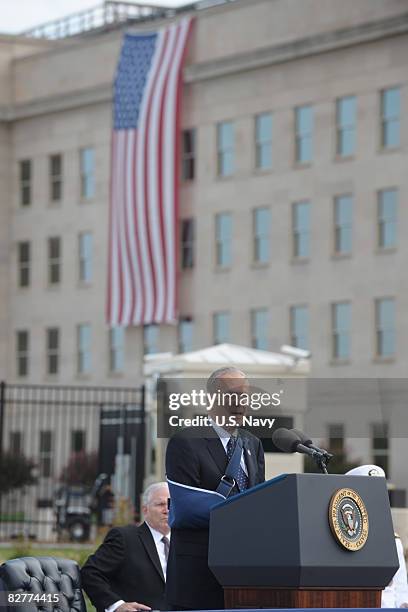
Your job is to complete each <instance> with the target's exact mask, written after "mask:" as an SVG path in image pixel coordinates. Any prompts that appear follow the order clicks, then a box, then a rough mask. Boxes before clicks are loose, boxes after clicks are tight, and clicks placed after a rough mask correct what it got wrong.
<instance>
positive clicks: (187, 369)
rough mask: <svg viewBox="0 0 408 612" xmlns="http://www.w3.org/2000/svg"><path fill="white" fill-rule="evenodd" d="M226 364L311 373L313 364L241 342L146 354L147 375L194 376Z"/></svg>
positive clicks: (256, 372) (266, 372)
mask: <svg viewBox="0 0 408 612" xmlns="http://www.w3.org/2000/svg"><path fill="white" fill-rule="evenodd" d="M226 365H235V366H237V367H239V368H242V369H243V370H244V371H245V373H247V374H251V375H252V376H270V375H281V376H282V375H285V374H286V375H287V376H307V375H308V374H309V372H310V364H309V361H308V360H306V359H295V358H294V357H292V356H290V355H284V354H283V353H272V352H269V351H261V350H258V349H253V348H248V347H246V346H239V345H237V344H217V345H215V346H210V347H208V348H204V349H201V350H198V351H192V352H190V353H181V354H179V355H173V354H172V353H159V354H154V355H146V357H145V363H144V374H145V376H151V375H154V374H164V373H165V374H166V375H169V374H170V375H171V374H176V375H178V376H188V377H190V376H194V375H201V376H203V375H204V374H206V373H207V374H208V375H209V374H210V373H211V372H212V371H213V370H216V369H217V368H219V367H222V366H226Z"/></svg>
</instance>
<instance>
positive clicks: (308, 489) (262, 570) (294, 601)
mask: <svg viewBox="0 0 408 612" xmlns="http://www.w3.org/2000/svg"><path fill="white" fill-rule="evenodd" d="M208 564H209V567H210V569H211V570H212V572H213V573H214V575H215V577H216V578H217V580H218V582H219V583H220V584H221V585H222V586H223V588H224V598H225V607H226V608H246V609H248V608H320V607H321V608H360V607H361V608H373V607H378V608H379V607H381V591H382V589H383V588H384V587H385V586H386V585H387V584H388V583H389V582H390V581H391V579H392V577H393V576H394V574H395V572H396V571H397V569H398V566H399V563H398V556H397V551H396V546H395V538H394V530H393V526H392V520H391V511H390V506H389V501H388V494H387V488H386V482H385V479H383V478H378V477H373V476H342V475H324V474H284V475H282V476H278V477H277V478H275V479H273V480H270V481H267V482H265V483H263V484H261V485H258V486H256V487H254V488H253V489H250V490H248V491H245V492H244V493H241V494H239V495H236V496H235V497H232V498H230V499H227V500H226V501H225V502H223V503H221V504H219V505H217V506H216V507H215V508H214V509H213V510H212V512H211V518H210V539H209V553H208Z"/></svg>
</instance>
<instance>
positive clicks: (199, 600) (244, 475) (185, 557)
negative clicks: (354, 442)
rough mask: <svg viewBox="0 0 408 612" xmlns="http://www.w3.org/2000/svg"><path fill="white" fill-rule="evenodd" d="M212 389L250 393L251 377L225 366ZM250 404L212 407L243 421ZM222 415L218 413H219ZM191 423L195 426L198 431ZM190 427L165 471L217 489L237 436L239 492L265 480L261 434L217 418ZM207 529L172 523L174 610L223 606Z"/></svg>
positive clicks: (172, 449)
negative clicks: (211, 566) (239, 443)
mask: <svg viewBox="0 0 408 612" xmlns="http://www.w3.org/2000/svg"><path fill="white" fill-rule="evenodd" d="M207 391H208V392H209V393H214V394H217V392H218V391H220V392H221V394H222V393H225V394H231V396H235V397H237V398H238V397H239V396H240V395H241V394H244V393H248V391H249V384H248V380H247V378H246V376H245V374H244V373H243V372H241V370H238V369H237V368H233V367H225V368H220V369H219V370H216V371H215V372H213V373H212V374H211V376H210V378H209V379H208V381H207ZM244 413H245V408H244V407H243V406H242V405H240V403H239V401H238V402H237V403H236V404H234V403H233V402H232V403H231V405H227V404H225V405H221V404H218V405H217V406H215V407H214V408H213V410H212V411H211V416H213V417H214V419H215V417H217V420H218V422H219V423H223V417H225V418H226V419H227V423H228V418H229V417H230V416H232V417H234V420H235V422H236V423H237V424H238V425H239V424H242V419H243V416H244ZM218 417H219V418H218ZM192 429H194V430H195V431H194V432H193V431H192ZM197 430H198V428H187V429H186V430H184V431H181V432H180V433H177V434H176V435H175V436H173V437H172V438H171V440H170V441H169V444H168V446H167V453H166V475H167V478H168V479H169V480H172V481H175V482H177V483H180V484H184V485H189V486H192V487H198V488H202V489H207V490H211V491H215V490H216V489H217V487H218V485H219V484H220V480H221V478H222V476H224V474H225V470H226V467H227V465H228V462H229V459H231V456H232V454H233V451H234V448H235V446H236V444H237V440H238V437H240V438H241V440H242V444H243V449H242V455H241V461H240V465H239V470H238V473H237V474H236V478H235V480H236V486H235V487H234V488H233V490H232V491H231V493H230V495H234V494H236V493H239V492H240V491H243V490H245V489H247V488H249V487H253V486H254V485H256V484H259V483H260V482H263V481H264V480H265V465H264V454H263V448H262V444H261V442H260V440H259V439H258V438H256V437H255V436H254V435H252V434H251V433H249V432H247V431H245V430H243V429H238V428H237V427H235V426H232V427H228V424H227V425H224V426H223V427H222V426H219V425H218V424H217V423H215V421H214V420H213V421H212V424H211V425H210V426H208V427H203V428H200V429H199V430H198V431H197ZM208 538H209V531H208V529H187V528H186V529H181V528H178V529H172V540H171V546H170V554H169V566H168V573H167V584H166V599H167V602H168V604H169V605H170V606H171V607H172V609H174V610H182V609H186V610H194V609H202V610H203V609H207V610H209V609H217V608H218V609H219V608H224V595H223V590H222V587H221V586H220V584H219V583H218V582H217V580H216V579H215V576H214V575H213V573H212V572H211V570H210V569H209V567H208V559H207V558H208Z"/></svg>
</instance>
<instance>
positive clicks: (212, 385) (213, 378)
mask: <svg viewBox="0 0 408 612" xmlns="http://www.w3.org/2000/svg"><path fill="white" fill-rule="evenodd" d="M227 374H242V376H245V378H246V374H245V373H244V372H243V371H242V370H240V369H239V368H237V367H236V366H224V367H223V368H218V370H214V372H213V373H212V374H210V376H209V378H208V380H207V391H208V393H215V392H216V391H217V390H218V389H219V383H218V379H219V378H223V377H224V376H226V375H227ZM226 377H227V376H226Z"/></svg>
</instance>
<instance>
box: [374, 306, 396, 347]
mask: <svg viewBox="0 0 408 612" xmlns="http://www.w3.org/2000/svg"><path fill="white" fill-rule="evenodd" d="M375 321H376V353H377V355H378V357H392V356H393V355H394V354H395V300H394V299H393V298H381V299H378V300H376V301H375Z"/></svg>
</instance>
